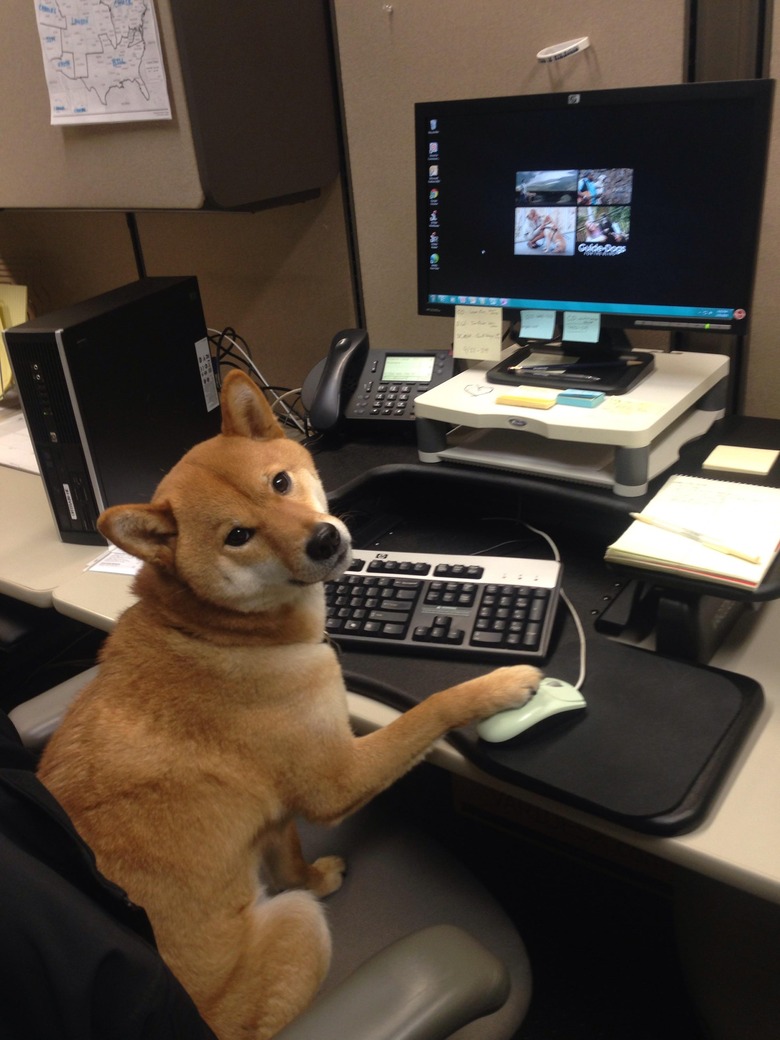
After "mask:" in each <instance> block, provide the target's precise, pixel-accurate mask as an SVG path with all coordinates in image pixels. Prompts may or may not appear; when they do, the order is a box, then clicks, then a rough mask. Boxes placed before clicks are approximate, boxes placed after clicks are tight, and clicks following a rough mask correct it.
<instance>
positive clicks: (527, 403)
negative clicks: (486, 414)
mask: <svg viewBox="0 0 780 1040" xmlns="http://www.w3.org/2000/svg"><path fill="white" fill-rule="evenodd" d="M558 393H559V391H558V390H554V389H551V388H548V387H541V386H516V387H514V388H513V390H512V393H511V394H500V395H499V396H498V397H497V398H496V404H498V405H510V406H511V407H513V408H552V407H553V405H554V404H556V403H557V401H558Z"/></svg>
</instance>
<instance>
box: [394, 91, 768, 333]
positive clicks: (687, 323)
mask: <svg viewBox="0 0 780 1040" xmlns="http://www.w3.org/2000/svg"><path fill="white" fill-rule="evenodd" d="M773 96H774V80H771V79H755V80H729V81H717V82H716V81H713V82H706V83H680V84H665V85H660V86H643V87H624V88H614V89H605V90H584V91H576V92H572V91H566V92H555V93H547V94H521V95H511V96H502V97H488V98H466V99H449V100H443V101H425V102H418V103H417V104H416V105H415V113H414V121H415V192H416V224H417V226H416V252H417V311H418V313H419V314H421V315H430V316H436V317H441V316H445V317H446V316H452V315H454V314H455V311H456V308H455V305H454V304H448V303H439V302H436V303H433V302H430V301H429V299H428V283H429V263H428V258H429V253H430V247H429V244H428V237H427V232H428V211H429V203H428V193H427V188H428V176H427V175H428V163H429V159H428V156H427V154H426V151H425V147H424V141H425V140H426V139H427V126H428V120H429V119H430V118H431V117H433V116H436V117H439V118H441V117H443V116H446V115H447V114H448V113H451V112H453V111H454V112H456V113H457V112H463V113H466V114H468V115H478V114H479V113H480V112H484V113H491V112H510V113H518V114H522V113H523V112H524V111H529V110H539V109H549V110H555V109H557V108H563V107H568V106H569V105H571V104H572V103H573V100H572V99H574V98H576V104H577V105H579V106H584V107H604V108H605V109H607V108H609V107H610V106H616V105H620V106H631V105H633V106H641V105H648V104H649V105H659V104H660V105H671V104H674V103H675V102H678V101H690V100H697V101H703V102H708V103H712V104H717V103H718V102H719V101H722V100H724V99H733V98H736V99H746V100H748V101H749V102H750V103H751V105H752V112H753V116H752V118H753V120H754V122H753V125H754V126H759V127H761V129H762V130H763V131H764V132H763V133H762V134H761V135H751V144H752V147H751V148H750V149H748V151H747V152H746V159H747V161H748V163H749V166H748V168H746V173H745V178H746V183H747V184H749V185H751V186H752V187H751V198H752V199H753V201H754V203H755V205H754V206H752V207H751V212H750V213H749V214H748V215H747V217H745V218H744V219H746V220H748V221H749V223H750V232H751V234H752V236H753V240H754V241H755V243H756V245H755V248H754V249H753V250H752V255H751V256H750V258H749V262H748V264H747V270H746V273H747V274H748V283H747V284H748V295H749V297H750V301H751V306H749V307H748V308H746V309H745V310H746V313H745V316H744V317H738V316H733V317H732V318H731V319H719V320H717V321H715V320H713V321H711V322H704V321H702V320H701V319H699V318H686V317H679V316H676V317H664V316H642V315H640V316H636V315H630V314H622V313H610V312H608V311H604V312H602V313H601V324H602V326H603V327H606V328H608V329H624V330H627V331H630V330H647V331H662V332H668V331H675V330H678V331H679V330H683V331H685V330H687V331H692V330H693V331H704V332H721V333H726V334H737V335H741V334H744V333H746V332H747V331H748V329H749V325H750V318H751V316H752V297H753V294H754V290H755V275H756V268H757V262H758V249H759V245H758V242H759V235H760V230H761V221H762V211H763V197H764V190H765V184H766V171H767V160H768V153H769V129H770V124H771V111H772V104H773ZM742 266H743V269H744V267H745V265H744V264H743V265H742ZM579 302H582V303H584V304H590V303H593V302H595V301H588V300H583V301H579ZM645 302H651V301H645ZM467 305H468V304H467ZM594 309H595V308H594ZM519 314H520V311H519V309H517V308H513V307H509V308H504V317H505V318H506V319H507V320H509V321H515V320H517V318H518V317H519Z"/></svg>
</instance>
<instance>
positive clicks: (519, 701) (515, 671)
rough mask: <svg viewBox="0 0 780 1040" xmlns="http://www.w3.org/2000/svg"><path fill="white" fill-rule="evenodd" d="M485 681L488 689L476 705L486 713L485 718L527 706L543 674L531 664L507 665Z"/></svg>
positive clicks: (486, 677)
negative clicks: (509, 709)
mask: <svg viewBox="0 0 780 1040" xmlns="http://www.w3.org/2000/svg"><path fill="white" fill-rule="evenodd" d="M485 679H486V680H487V683H486V689H485V690H484V691H483V692H481V694H480V696H479V698H478V700H477V703H476V707H478V708H479V710H480V711H482V712H484V714H483V716H482V717H483V718H485V717H487V716H489V715H494V714H495V713H496V712H497V711H505V710H506V709H507V708H520V707H522V706H523V705H524V704H527V703H528V701H529V700H530V699H531V697H532V696H533V694H534V693H535V692H536V689H537V687H538V686H539V683H540V682H541V680H542V673H541V672H540V671H539V669H538V668H534V667H533V665H529V664H517V665H507V666H506V667H504V668H496V669H495V670H494V671H492V672H490V673H489V674H488V675H487V676H485Z"/></svg>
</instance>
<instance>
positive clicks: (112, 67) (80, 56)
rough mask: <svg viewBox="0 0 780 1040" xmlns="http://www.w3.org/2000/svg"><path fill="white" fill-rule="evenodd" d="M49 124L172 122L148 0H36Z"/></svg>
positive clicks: (155, 22)
mask: <svg viewBox="0 0 780 1040" xmlns="http://www.w3.org/2000/svg"><path fill="white" fill-rule="evenodd" d="M34 3H35V11H36V16H37V19H38V31H39V33H40V38H41V49H42V52H43V60H44V65H45V68H46V81H47V84H48V88H49V98H50V102H51V121H52V123H79V122H113V121H129V120H136V119H170V117H171V110H170V102H169V99H168V91H167V85H166V82H165V72H164V69H163V62H162V51H161V47H160V36H159V32H158V29H157V17H156V13H155V10H154V4H153V0H34Z"/></svg>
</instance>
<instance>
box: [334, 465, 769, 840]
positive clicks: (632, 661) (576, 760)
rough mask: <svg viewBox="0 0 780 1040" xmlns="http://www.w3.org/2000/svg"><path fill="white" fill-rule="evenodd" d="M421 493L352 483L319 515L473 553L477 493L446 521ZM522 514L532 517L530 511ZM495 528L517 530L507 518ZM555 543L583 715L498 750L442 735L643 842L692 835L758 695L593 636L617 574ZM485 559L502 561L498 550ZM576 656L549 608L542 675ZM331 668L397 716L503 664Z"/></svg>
mask: <svg viewBox="0 0 780 1040" xmlns="http://www.w3.org/2000/svg"><path fill="white" fill-rule="evenodd" d="M398 479H401V480H408V479H409V475H406V476H405V477H404V476H402V475H399V477H398ZM460 479H461V480H462V477H461V478H460ZM427 484H428V488H429V489H430V490H431V492H432V496H431V497H432V500H433V503H435V504H431V505H430V506H427V505H426V504H425V503H424V502H423V501H422V498H421V497H420V495H419V491H420V489H419V488H414V487H412V488H409V487H407V490H414V491H415V492H417V497H415V495H411V496H407V497H406V502H409V498H410V497H411V499H412V500H413V501H414V503H415V504H414V505H413V506H407V507H406V509H404V508H403V503H402V501H401V499H400V498H399V493H398V486H396V481H394V480H393V479H389V480H388V486H387V489H386V490H387V499H386V500H383V495H382V493H381V491H378V489H377V487H376V486H372V487H371V489H370V495H368V496H367V497H366V496H363V497H361V488H360V487H358V488H357V489H355V488H352V489H351V490H350V493H349V495H348V496H346V498H345V499H344V500H337V501H335V502H332V503H331V505H332V508H334V511H337V512H341V513H342V514H343V515H345V516H347V517H348V518H351V519H352V520H353V521H356V520H357V523H356V526H357V528H358V529H362V530H363V532H364V533H365V532H366V531H368V530H370V532H371V537H370V538H369V539H367V541H368V543H369V544H370V545H371V547H375V548H376V547H378V548H387V549H393V548H394V549H396V550H401V549H415V550H417V551H420V550H422V551H425V549H430V550H431V551H439V552H442V551H443V552H447V551H458V552H473V551H475V548H474V547H475V545H481V546H485V545H486V544H489V543H490V541H491V538H492V537H495V533H494V531H493V530H492V528H491V524H492V522H493V520H494V517H488V516H487V515H486V514H485V512H483V511H482V508H481V507H484V506H485V503H484V501H481V502H477V501H475V499H484V495H479V496H473V495H472V496H469V495H468V494H467V495H465V496H464V495H463V492H462V484H461V490H460V491H459V494H460V496H461V499H462V504H461V509H460V513H459V515H457V517H454V516H453V512H452V510H451V509H449V508H448V506H449V505H450V503H448V500H447V496H446V487H445V485H444V484H443V483H442V482H441V481H440V480H438V479H437V480H433V481H430V480H429V481H428V482H427ZM412 485H414V480H413V479H412ZM506 505H507V504H506V503H496V502H490V503H489V509H490V511H492V512H493V513H494V512H495V509H496V508H497V507H498V508H501V507H502V506H503V507H505V506H506ZM526 505H527V511H528V512H529V513H531V514H533V512H534V509H533V503H526ZM475 509H476V510H477V512H476V513H475V512H474V510H475ZM528 519H529V521H530V522H532V520H533V517H532V516H529V517H528ZM507 522H508V523H510V524H511V525H513V526H514V528H515V529H517V526H518V521H516V520H514V521H511V520H510V521H507ZM556 540H557V541H558V542H559V545H561V550H562V560H563V566H564V580H563V585H564V589H565V590H566V592H567V594H568V596H569V597H570V599H571V600H572V602H573V603H574V605H575V607H576V608H577V611H578V613H579V615H580V618H581V620H582V622H583V624H584V626H585V630H586V637H587V677H586V681H585V683H584V685H583V688H582V692H583V694H584V695H585V698H586V700H587V704H588V706H587V709H586V710H585V711H584V712H572V713H570V714H568V713H567V714H563V715H559V716H556V717H554V718H552V719H549V720H546V721H545V722H543V723H541V724H539V725H537V726H535V727H533V728H532V729H531V730H528V731H527V732H526V733H524V734H522V735H521V736H519V737H517V738H515V739H514V740H512V741H509V742H506V743H503V744H489V743H487V742H485V741H482V740H480V739H479V738H478V737H477V735H476V732H475V731H474V729H473V728H467V729H463V730H458V731H455V732H453V733H452V734H450V735H449V737H448V739H449V740H450V741H451V742H452V743H453V745H455V746H456V747H457V748H458V749H459V750H460V751H461V752H462V753H463V754H464V755H465V756H466V757H467V758H468V759H470V760H471V761H472V762H473V763H474V764H475V765H477V766H479V767H480V768H481V769H483V770H485V772H487V773H489V774H491V775H493V776H496V777H498V778H500V779H502V780H505V781H508V782H510V783H514V784H517V785H518V786H520V787H523V788H527V789H529V790H533V791H536V792H538V793H540V794H544V795H546V796H548V797H551V798H553V799H556V800H558V801H561V802H564V803H566V804H568V805H572V806H575V807H578V808H581V809H584V810H586V811H588V812H591V813H593V814H594V815H597V816H600V817H604V818H606V819H609V820H612V821H614V822H616V823H620V824H622V825H624V826H627V827H629V828H631V829H634V830H637V831H642V832H646V833H655V834H679V833H684V832H685V831H687V830H691V829H692V828H693V827H695V826H696V825H697V824H698V823H699V822H701V820H702V819H703V818H704V816H705V815H706V812H707V809H708V808H709V806H710V804H711V802H712V800H713V798H714V796H715V794H716V793H717V791H718V788H719V786H720V784H721V783H722V781H723V779H724V777H725V776H726V774H727V771H728V768H729V765H730V764H731V762H732V761H733V759H734V756H735V755H736V753H737V751H738V750H739V748H740V746H741V745H742V743H743V741H744V739H745V737H746V736H747V734H748V732H749V731H750V728H751V726H752V723H753V722H754V720H755V718H756V717H757V715H758V713H759V711H760V709H761V705H762V703H763V693H762V690H761V687H760V686H759V685H758V683H756V682H755V681H754V680H752V679H749V678H747V677H745V676H740V675H736V674H732V673H728V672H725V671H722V670H719V669H715V668H712V667H708V666H702V665H697V664H692V663H690V662H687V661H681V660H676V659H672V658H668V657H663V656H661V655H659V654H655V653H652V652H649V651H645V650H641V649H637V648H636V647H632V646H628V645H625V644H621V643H618V642H616V641H614V640H612V639H610V638H609V637H608V636H606V635H603V634H601V633H598V632H596V631H595V629H594V628H593V620H594V615H595V614H597V613H598V612H599V611H600V609H601V607H602V606H603V604H604V602H605V601H607V600H609V599H610V598H611V596H612V595H613V594H614V591H615V588H616V585H617V584H618V582H617V580H616V577H615V575H614V573H613V572H611V571H609V570H608V569H607V567H606V566H605V565H604V563H603V561H602V559H601V556H600V555H599V554H598V553H596V552H594V551H593V546H583V545H581V544H580V543H579V541H578V539H577V538H573V539H572V537H571V536H568V537H567V536H566V535H565V534H564V535H563V537H562V538H561V539H556ZM359 544H362V545H365V544H366V541H362V542H359ZM604 544H606V542H605V543H604ZM517 545H518V550H519V551H517V552H516V553H514V554H516V555H543V554H544V548H543V547H542V546H541V543H539V542H537V543H536V546H535V550H536V551H535V552H533V551H530V550H529V548H528V547H527V544H526V543H524V542H523V541H521V540H519V539H518V543H517ZM434 546H435V547H436V548H435V550H434ZM497 551H499V553H500V554H502V555H512V554H513V553H512V552H510V551H507V549H506V548H502V549H501V550H497ZM602 551H603V550H602ZM579 649H580V648H579V640H578V638H577V633H576V629H575V626H574V623H573V621H572V619H571V616H570V614H569V612H568V610H567V608H566V606H565V605H564V604H563V603H561V605H560V607H559V610H558V616H557V621H556V628H555V632H554V635H553V639H552V643H551V652H550V654H549V657H548V659H547V661H546V662H544V663H543V665H542V670H543V671H544V672H546V673H547V674H548V675H554V676H557V677H559V678H561V679H564V680H566V681H568V682H575V681H576V679H577V675H578V672H579ZM518 660H522V658H518ZM342 663H343V667H344V671H345V673H346V676H347V683H348V686H349V688H350V689H352V690H354V691H355V692H359V693H365V694H367V695H368V696H370V697H372V698H374V699H376V700H379V701H381V702H383V703H386V704H389V705H390V706H392V707H395V708H398V709H401V710H406V709H407V708H409V707H411V706H412V705H414V704H416V703H418V702H419V701H420V700H422V699H424V698H425V697H426V696H428V695H430V694H431V693H434V692H435V691H436V690H439V689H443V688H445V687H447V686H450V685H454V684H455V683H457V682H461V681H463V680H465V679H468V678H470V677H471V676H476V675H480V674H484V672H485V671H486V670H489V669H490V668H491V667H492V666H494V665H495V664H499V663H503V662H493V663H491V662H489V661H487V660H486V659H483V660H475V659H469V660H466V661H464V660H462V659H460V660H458V659H454V658H446V657H435V656H432V655H428V654H425V655H421V656H417V655H414V656H412V655H409V654H401V653H398V652H392V650H390V651H388V652H384V651H383V652H374V651H370V650H366V651H361V650H360V649H344V650H343V651H342Z"/></svg>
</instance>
